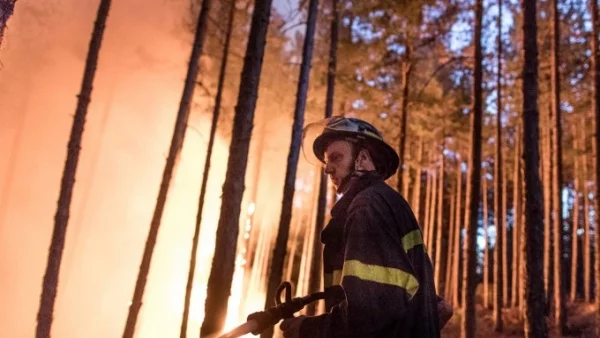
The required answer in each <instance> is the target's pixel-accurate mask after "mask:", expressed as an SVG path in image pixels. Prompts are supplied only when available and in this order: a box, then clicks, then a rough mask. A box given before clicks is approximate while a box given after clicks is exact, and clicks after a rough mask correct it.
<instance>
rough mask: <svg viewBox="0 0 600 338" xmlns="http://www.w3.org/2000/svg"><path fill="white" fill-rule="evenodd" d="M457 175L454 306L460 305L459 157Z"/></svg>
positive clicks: (453, 278)
mask: <svg viewBox="0 0 600 338" xmlns="http://www.w3.org/2000/svg"><path fill="white" fill-rule="evenodd" d="M457 167H458V168H457V169H458V170H457V175H456V184H458V188H457V192H456V196H457V198H456V201H457V202H456V221H455V223H454V228H455V229H454V231H455V232H454V233H455V236H454V252H453V253H452V257H453V258H452V259H453V261H454V262H453V263H452V265H453V266H454V270H453V271H452V290H453V292H454V293H453V295H452V304H453V305H454V306H456V307H458V306H460V305H461V303H460V297H459V296H460V292H459V290H460V288H459V285H460V282H459V278H458V277H459V271H460V262H461V259H460V254H461V246H460V242H461V234H462V205H461V204H462V203H461V202H462V200H463V198H462V196H463V194H462V185H463V183H462V161H461V160H460V159H459V160H458V161H457Z"/></svg>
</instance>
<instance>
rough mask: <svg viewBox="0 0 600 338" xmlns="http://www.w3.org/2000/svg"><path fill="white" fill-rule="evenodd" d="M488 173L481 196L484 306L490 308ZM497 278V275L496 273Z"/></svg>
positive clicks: (484, 175) (483, 181)
mask: <svg viewBox="0 0 600 338" xmlns="http://www.w3.org/2000/svg"><path fill="white" fill-rule="evenodd" d="M486 176H487V174H486V173H483V175H482V178H483V179H482V180H481V197H482V199H483V203H482V204H483V238H484V242H483V307H484V308H485V309H489V308H490V305H491V304H490V291H489V286H490V240H489V239H490V237H489V231H488V229H489V222H490V217H489V214H488V182H487V181H488V180H487V177H486ZM494 278H496V275H494Z"/></svg>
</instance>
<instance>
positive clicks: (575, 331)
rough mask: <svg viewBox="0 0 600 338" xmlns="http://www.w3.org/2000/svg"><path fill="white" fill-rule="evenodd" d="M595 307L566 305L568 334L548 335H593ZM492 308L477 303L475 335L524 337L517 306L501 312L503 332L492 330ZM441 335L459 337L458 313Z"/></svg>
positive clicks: (578, 304)
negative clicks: (485, 307)
mask: <svg viewBox="0 0 600 338" xmlns="http://www.w3.org/2000/svg"><path fill="white" fill-rule="evenodd" d="M595 310H596V307H595V306H594V305H591V304H585V303H572V304H568V305H567V317H568V321H567V325H568V327H569V330H570V334H569V335H567V336H561V335H559V334H557V332H552V331H551V332H550V337H582V338H592V337H595V336H594V334H593V333H594V329H595V326H594V325H595V324H594V312H595ZM492 315H493V312H492V310H488V309H484V308H483V306H482V305H481V304H477V335H476V336H477V337H485V338H500V337H502V338H505V337H511V338H512V337H524V335H525V334H524V330H523V321H522V320H520V319H519V315H518V309H517V308H508V309H505V310H504V311H503V312H502V318H503V322H504V330H503V332H501V333H499V332H495V331H494V320H493V317H492ZM442 337H460V315H459V314H458V313H456V312H455V315H454V316H453V317H452V319H451V320H450V322H449V323H448V325H446V327H445V328H444V330H443V331H442Z"/></svg>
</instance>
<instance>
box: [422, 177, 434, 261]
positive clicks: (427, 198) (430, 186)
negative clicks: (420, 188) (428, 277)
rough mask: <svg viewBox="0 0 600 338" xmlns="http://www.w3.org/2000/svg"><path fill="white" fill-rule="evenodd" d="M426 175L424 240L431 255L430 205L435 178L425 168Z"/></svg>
mask: <svg viewBox="0 0 600 338" xmlns="http://www.w3.org/2000/svg"><path fill="white" fill-rule="evenodd" d="M425 175H426V177H427V180H426V182H425V184H426V185H427V186H426V187H425V210H423V213H424V215H425V216H424V218H425V221H424V223H423V237H424V238H423V240H424V241H425V247H426V248H427V251H428V252H429V254H430V255H431V248H430V247H429V236H428V235H429V230H430V226H429V215H430V212H429V211H430V207H429V206H430V205H431V194H432V190H433V178H432V175H431V172H430V171H429V170H425Z"/></svg>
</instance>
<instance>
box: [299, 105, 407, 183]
mask: <svg viewBox="0 0 600 338" xmlns="http://www.w3.org/2000/svg"><path fill="white" fill-rule="evenodd" d="M336 140H347V141H350V142H353V143H358V144H359V145H360V147H363V148H366V149H367V150H368V151H369V155H371V158H372V159H373V162H374V164H375V167H376V168H377V170H378V171H379V173H380V174H381V175H382V176H383V177H384V179H387V178H389V177H390V176H392V175H393V174H394V173H395V172H396V170H397V169H398V163H399V159H398V154H397V153H396V151H395V150H394V148H392V147H391V146H390V145H388V144H387V143H386V142H385V141H384V140H383V136H381V133H380V132H379V131H378V130H377V129H376V128H375V127H373V125H371V124H370V123H367V122H365V121H363V120H359V119H357V118H351V117H343V116H333V117H330V118H326V119H323V120H320V121H317V122H313V123H311V124H309V125H307V126H306V127H305V128H304V131H303V134H302V150H303V153H304V156H305V157H306V158H307V160H308V161H309V162H311V163H312V164H318V163H319V162H320V163H325V150H326V149H327V146H328V145H329V144H330V143H331V142H333V141H336ZM307 149H311V150H312V151H308V150H307Z"/></svg>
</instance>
